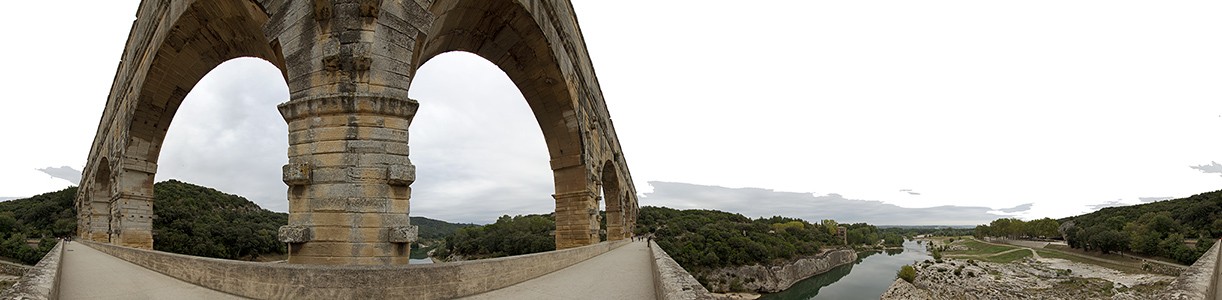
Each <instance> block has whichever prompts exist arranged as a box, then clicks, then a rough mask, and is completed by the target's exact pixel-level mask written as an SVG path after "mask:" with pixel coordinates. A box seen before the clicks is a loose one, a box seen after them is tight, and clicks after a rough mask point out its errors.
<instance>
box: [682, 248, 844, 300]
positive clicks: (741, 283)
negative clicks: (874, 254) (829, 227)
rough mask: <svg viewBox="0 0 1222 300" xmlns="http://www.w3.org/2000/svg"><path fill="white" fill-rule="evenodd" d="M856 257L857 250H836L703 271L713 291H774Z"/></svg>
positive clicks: (702, 274) (703, 275)
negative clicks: (778, 261)
mask: <svg viewBox="0 0 1222 300" xmlns="http://www.w3.org/2000/svg"><path fill="white" fill-rule="evenodd" d="M856 260H857V252H856V251H853V250H833V251H827V252H823V253H820V254H819V255H816V256H815V257H808V258H802V259H798V260H795V261H793V262H790V263H787V264H784V265H777V266H763V265H759V264H755V265H749V266H738V267H728V268H720V269H716V270H713V271H709V272H702V273H701V274H700V276H702V277H704V279H705V280H706V281H705V282H707V283H708V285H709V290H711V291H713V292H726V291H756V292H762V293H775V292H779V291H782V290H785V289H787V288H789V286H791V285H793V284H794V283H796V282H798V281H801V280H802V279H806V278H809V277H811V276H814V275H818V274H822V273H823V272H827V271H828V270H831V269H832V268H835V267H837V266H840V265H844V264H850V263H853V262H854V261H856Z"/></svg>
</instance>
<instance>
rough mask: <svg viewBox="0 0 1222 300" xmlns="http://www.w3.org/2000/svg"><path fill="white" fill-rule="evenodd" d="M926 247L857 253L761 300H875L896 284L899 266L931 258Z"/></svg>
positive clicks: (906, 246) (914, 244)
mask: <svg viewBox="0 0 1222 300" xmlns="http://www.w3.org/2000/svg"><path fill="white" fill-rule="evenodd" d="M932 258H933V257H931V256H929V253H928V252H927V251H926V249H925V245H922V244H919V243H917V242H916V241H911V240H908V241H904V249H903V250H900V249H890V250H885V251H882V252H879V251H864V252H859V253H857V261H856V262H854V263H853V264H848V265H843V266H839V267H835V268H832V269H831V270H829V271H827V272H826V273H823V274H819V275H815V276H811V277H810V278H807V279H805V280H802V281H798V282H797V283H794V284H793V286H792V287H789V289H787V290H784V291H781V292H779V293H773V294H766V295H764V296H763V297H760V299H763V300H796V299H871V300H876V299H878V297H879V296H882V295H883V293H885V292H887V288H888V287H890V286H891V283H892V282H895V273H896V271H899V269H900V266H903V265H908V264H912V262H914V261H923V260H926V259H932Z"/></svg>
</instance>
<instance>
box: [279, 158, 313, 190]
mask: <svg viewBox="0 0 1222 300" xmlns="http://www.w3.org/2000/svg"><path fill="white" fill-rule="evenodd" d="M283 171H284V176H283V177H284V178H283V179H284V183H285V184H288V185H290V186H292V185H305V184H310V165H309V164H305V163H295V164H286V165H284V167H283Z"/></svg>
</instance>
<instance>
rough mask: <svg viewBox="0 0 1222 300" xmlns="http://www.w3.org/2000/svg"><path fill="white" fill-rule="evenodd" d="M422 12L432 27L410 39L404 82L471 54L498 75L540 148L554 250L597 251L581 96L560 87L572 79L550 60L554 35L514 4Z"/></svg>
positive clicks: (455, 2) (458, 2)
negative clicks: (530, 122)
mask: <svg viewBox="0 0 1222 300" xmlns="http://www.w3.org/2000/svg"><path fill="white" fill-rule="evenodd" d="M429 11H430V12H431V13H432V14H433V15H434V16H435V19H434V21H433V24H432V26H431V27H430V28H429V30H428V31H427V32H422V33H420V36H419V37H418V38H417V39H416V48H415V49H417V51H416V52H415V53H414V55H413V57H412V58H411V59H412V61H411V64H410V65H411V66H413V69H412V70H411V73H412V74H411V75H412V76H409V78H410V77H414V76H415V73H416V71H417V70H418V66H421V65H423V64H424V63H425V62H427V61H429V60H430V59H432V58H433V57H435V56H437V55H439V54H441V53H445V52H450V51H464V52H470V53H473V54H475V55H478V56H480V57H483V58H484V59H487V60H488V61H490V62H492V63H493V64H495V65H496V66H497V67H499V68H500V69H501V70H502V71H504V72H505V74H506V75H508V76H509V78H510V80H511V81H513V83H514V85H516V86H517V87H518V90H519V91H521V92H522V96H523V97H524V98H525V99H526V102H527V104H528V105H529V106H530V108H531V111H532V112H533V113H534V116H535V120H536V121H537V122H538V123H539V128H540V129H541V130H542V132H543V136H544V140H545V141H546V143H547V149H548V154H549V157H550V165H551V169H552V174H553V177H554V179H553V180H554V183H555V194H554V195H553V198H555V202H556V210H555V217H556V248H557V249H565V248H572V247H577V246H583V245H589V244H594V243H597V242H598V241H599V236H598V231H599V227H598V222H597V217H598V211H597V210H598V209H597V208H598V206H597V202H596V200H595V197H597V195H594V194H595V193H596V187H595V186H593V185H592V181H590V180H589V178H590V177H591V176H590V175H592V174H590V171H591V170H588V169H587V168H586V165H585V160H586V159H587V158H586V157H585V156H584V155H586V153H584V152H583V147H582V146H583V143H585V142H586V141H583V138H585V137H583V135H582V130H583V128H582V126H581V124H582V123H581V121H580V120H579V118H580V117H579V112H580V110H578V109H577V106H578V103H577V100H578V99H580V98H582V97H588V95H584V93H585V92H584V89H583V88H581V87H579V86H577V84H576V83H572V82H568V81H566V80H565V78H566V77H565V73H566V72H567V73H573V72H574V71H573V70H572V68H573V67H572V62H568V61H565V62H563V63H562V62H561V61H558V60H557V59H558V57H557V56H556V55H554V54H553V51H552V46H553V45H551V44H549V38H548V35H549V34H552V35H555V33H554V32H545V31H544V30H545V28H541V26H540V25H539V23H538V22H536V20H535V19H534V18H535V17H536V16H535V15H532V13H531V12H530V11H528V10H527V8H526V7H524V6H523V4H522V3H521V2H520V1H512V0H489V1H471V0H440V1H436V2H434V3H433V4H432V6H430V8H429ZM546 29H547V30H555V28H546ZM566 68H567V69H568V70H567V71H566ZM407 84H408V88H409V89H410V85H411V83H410V82H407Z"/></svg>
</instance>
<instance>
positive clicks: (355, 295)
mask: <svg viewBox="0 0 1222 300" xmlns="http://www.w3.org/2000/svg"><path fill="white" fill-rule="evenodd" d="M626 243H627V241H617V242H605V243H599V244H594V245H590V246H584V247H577V248H571V249H564V250H558V251H551V252H544V253H535V254H527V255H519V256H512V257H502V258H493V259H485V260H474V261H463V262H452V263H439V264H424V265H406V266H325V265H300V264H271V263H256V262H245V261H233V260H224V259H215V258H205V257H196V256H187V255H180V254H174V253H166V252H160V251H151V250H143V249H135V248H128V247H122V246H116V245H110V244H99V243H85V244H86V245H88V246H90V247H92V248H94V249H97V250H98V251H102V252H103V253H106V254H109V255H112V256H115V257H118V258H120V259H123V260H126V261H128V262H131V263H134V264H136V265H139V266H142V267H145V268H148V269H150V270H153V271H157V272H159V273H162V274H166V275H168V276H171V277H174V278H178V279H180V280H183V281H186V282H188V283H191V284H195V285H199V286H203V287H206V288H210V289H213V290H217V291H221V292H225V293H229V294H233V295H238V296H242V297H248V298H254V299H290V298H291V299H450V298H457V297H463V296H470V295H475V294H480V293H484V292H488V291H492V290H496V289H501V288H504V287H508V286H510V285H514V284H517V283H520V282H523V281H527V280H530V279H533V278H535V277H539V276H542V275H545V274H548V273H551V272H554V271H556V270H560V269H563V268H566V267H568V266H571V265H573V264H576V263H579V262H582V261H584V260H586V259H589V258H592V257H595V256H598V255H600V254H603V253H606V252H607V251H611V250H612V249H615V248H618V247H620V246H623V245H624V244H626Z"/></svg>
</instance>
